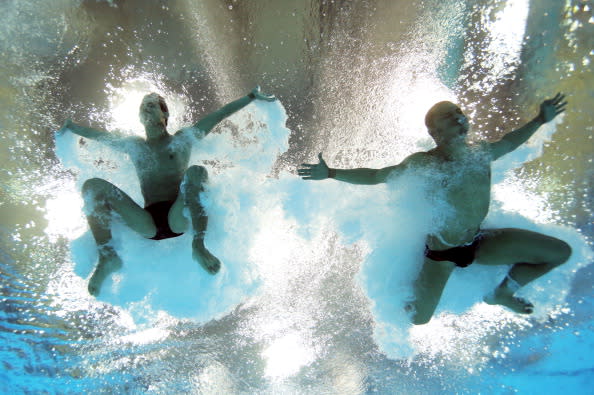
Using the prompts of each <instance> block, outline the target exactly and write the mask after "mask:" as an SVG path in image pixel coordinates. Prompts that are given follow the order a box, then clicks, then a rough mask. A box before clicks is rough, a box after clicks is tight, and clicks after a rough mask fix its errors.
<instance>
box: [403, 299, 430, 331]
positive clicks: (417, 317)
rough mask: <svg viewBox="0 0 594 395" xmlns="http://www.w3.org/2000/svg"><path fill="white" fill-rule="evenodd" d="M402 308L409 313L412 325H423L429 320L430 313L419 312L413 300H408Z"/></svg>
mask: <svg viewBox="0 0 594 395" xmlns="http://www.w3.org/2000/svg"><path fill="white" fill-rule="evenodd" d="M404 310H405V311H406V312H407V313H409V315H410V317H411V321H412V323H413V324H414V325H424V324H426V323H428V322H429V321H431V316H432V315H433V314H432V313H431V314H429V313H427V312H423V311H421V312H419V311H417V306H415V303H414V302H409V303H407V304H406V305H405V306H404Z"/></svg>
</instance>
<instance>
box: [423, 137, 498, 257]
mask: <svg viewBox="0 0 594 395" xmlns="http://www.w3.org/2000/svg"><path fill="white" fill-rule="evenodd" d="M425 158H426V159H425V160H424V162H425V163H424V164H423V167H425V168H427V169H428V170H430V174H431V175H432V182H433V184H432V185H433V190H432V193H433V194H434V195H435V197H436V199H438V200H440V201H443V202H445V203H446V204H447V205H448V207H449V208H450V210H451V212H450V213H448V215H446V217H445V220H444V223H443V224H442V226H440V230H439V232H438V233H436V234H432V235H429V236H428V238H427V245H428V247H429V248H430V249H435V250H443V249H447V248H451V247H455V246H459V245H463V244H466V243H470V242H472V240H473V239H474V237H475V236H476V234H477V233H478V231H479V228H480V225H481V223H482V222H483V220H484V219H485V216H486V215H487V212H488V211H489V201H490V195H491V160H490V157H489V154H488V152H487V151H486V150H484V149H483V147H482V146H468V147H467V148H465V149H464V150H463V151H462V152H460V153H459V155H457V157H454V158H451V157H450V158H447V159H446V158H443V157H441V156H440V155H439V154H438V153H437V152H436V151H435V150H432V151H429V152H427V153H426V156H425Z"/></svg>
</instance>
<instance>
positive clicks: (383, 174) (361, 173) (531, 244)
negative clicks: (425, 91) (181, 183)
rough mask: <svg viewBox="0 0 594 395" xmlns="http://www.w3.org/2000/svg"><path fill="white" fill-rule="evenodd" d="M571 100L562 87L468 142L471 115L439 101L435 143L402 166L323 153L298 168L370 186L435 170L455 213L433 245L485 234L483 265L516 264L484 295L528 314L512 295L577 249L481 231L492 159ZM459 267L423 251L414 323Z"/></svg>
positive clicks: (431, 239)
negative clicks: (508, 126)
mask: <svg viewBox="0 0 594 395" xmlns="http://www.w3.org/2000/svg"><path fill="white" fill-rule="evenodd" d="M566 105H567V102H566V101H565V96H564V95H562V94H560V93H559V94H557V95H556V96H555V97H554V98H552V99H550V100H545V101H544V102H543V103H542V104H541V106H540V112H539V114H538V115H537V116H536V117H535V118H534V119H533V120H532V121H530V122H528V123H527V124H525V125H524V126H522V127H521V128H519V129H517V130H514V131H512V132H510V133H508V134H506V135H505V136H504V137H503V138H502V139H501V140H499V141H497V142H494V143H486V142H484V143H481V144H478V145H470V144H468V143H467V142H466V136H467V133H468V129H469V124H468V120H467V118H466V116H465V115H464V114H463V113H462V111H461V110H460V108H459V107H458V106H457V105H455V104H453V103H450V102H440V103H437V104H436V105H435V106H433V107H432V109H431V110H430V111H429V113H428V114H427V117H426V124H427V127H428V128H429V133H430V134H431V136H432V137H433V139H434V140H435V142H436V144H437V147H436V148H434V149H432V150H430V151H427V152H418V153H415V154H413V155H411V156H409V157H408V158H406V159H405V160H404V161H402V162H401V163H400V164H398V165H395V166H390V167H386V168H382V169H367V168H359V169H332V168H329V167H328V165H327V164H326V162H325V161H324V159H323V158H322V154H319V156H318V157H319V163H317V164H303V165H301V167H300V168H299V169H298V174H299V175H300V176H301V177H302V178H303V179H305V180H323V179H326V178H334V179H337V180H339V181H344V182H348V183H351V184H365V185H372V184H379V183H385V182H386V181H387V180H388V179H389V178H391V177H394V176H398V175H399V174H402V173H404V172H405V171H406V170H407V169H416V170H421V171H423V172H427V174H431V175H432V177H433V178H432V179H433V180H434V184H432V186H433V193H436V194H439V195H440V196H441V197H442V198H443V199H444V200H445V201H446V202H447V203H448V204H449V206H451V207H452V209H453V213H454V215H453V216H451V217H450V218H449V219H447V220H446V223H445V226H443V227H442V228H441V230H439V231H438V232H437V233H436V234H429V235H427V239H426V244H427V247H428V248H429V249H430V250H434V251H444V250H448V249H451V248H453V247H457V246H464V245H466V244H470V243H472V242H473V240H474V239H475V237H477V235H480V241H479V242H478V245H477V246H476V249H475V250H474V253H475V255H474V258H475V259H476V261H477V263H481V264H484V265H512V266H511V268H510V270H509V272H508V275H507V276H506V277H505V279H504V280H503V281H502V282H501V283H500V284H499V285H498V286H497V288H496V289H495V290H494V291H493V292H492V293H491V294H490V295H488V296H486V297H485V299H484V300H485V302H487V303H489V304H497V305H502V306H505V307H507V308H509V309H511V310H512V311H515V312H517V313H522V314H530V313H532V311H533V305H532V304H531V303H530V302H528V301H526V300H524V299H522V298H518V297H516V296H514V293H515V292H516V291H517V290H518V288H520V287H522V286H524V285H526V284H528V283H530V282H531V281H533V280H535V279H537V278H539V277H540V276H542V275H544V274H546V273H548V272H549V271H550V270H552V269H554V268H555V267H557V266H559V265H561V264H563V263H565V262H566V261H567V260H568V259H569V257H570V255H571V248H570V247H569V245H568V244H567V243H565V242H563V241H561V240H558V239H556V238H553V237H550V236H546V235H542V234H539V233H535V232H530V231H526V230H521V229H511V228H510V229H481V223H482V222H483V220H484V219H485V217H486V215H487V212H488V210H489V203H490V195H491V162H493V161H495V160H497V159H499V158H500V157H502V156H503V155H505V154H507V153H509V152H511V151H513V150H515V149H516V148H517V147H519V146H520V145H521V144H523V143H524V142H526V141H527V140H528V139H529V138H530V137H531V136H532V135H533V134H534V133H535V132H536V130H538V128H539V127H540V126H541V125H543V124H544V123H546V122H550V121H551V120H553V119H554V118H555V117H556V116H557V115H559V114H560V113H562V112H563V111H564V110H565V106H566ZM434 258H435V257H434ZM455 267H456V264H455V263H454V262H451V261H449V260H443V261H441V260H440V261H436V260H433V259H430V258H428V257H425V259H424V263H423V266H422V268H421V271H420V273H419V276H418V278H417V279H416V281H415V284H414V292H415V300H414V301H412V302H411V303H410V305H408V306H406V309H407V310H408V311H410V312H411V313H412V317H413V323H414V324H425V323H427V322H429V320H430V319H431V316H432V315H433V313H434V311H435V308H436V307H437V304H438V303H439V299H440V298H441V294H442V292H443V289H444V287H445V285H446V283H447V280H448V278H449V276H450V274H451V273H452V271H453V269H454V268H455Z"/></svg>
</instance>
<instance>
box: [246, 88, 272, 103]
mask: <svg viewBox="0 0 594 395" xmlns="http://www.w3.org/2000/svg"><path fill="white" fill-rule="evenodd" d="M251 93H252V94H253V95H254V97H255V98H256V99H258V100H266V101H275V100H276V97H275V96H274V95H267V94H266V93H263V92H262V91H261V90H260V87H259V86H257V87H255V88H254V89H252V92H251Z"/></svg>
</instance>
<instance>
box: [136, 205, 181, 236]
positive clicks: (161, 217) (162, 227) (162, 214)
mask: <svg viewBox="0 0 594 395" xmlns="http://www.w3.org/2000/svg"><path fill="white" fill-rule="evenodd" d="M173 203H175V201H166V202H157V203H153V204H149V205H148V206H146V207H145V208H144V209H145V210H146V211H148V212H149V214H150V215H151V216H152V217H153V221H155V226H156V227H157V234H156V235H154V236H153V237H150V239H153V240H163V239H169V238H172V237H178V236H181V235H183V233H175V232H174V231H172V230H171V228H170V227H169V219H168V217H169V210H170V209H171V206H173Z"/></svg>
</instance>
